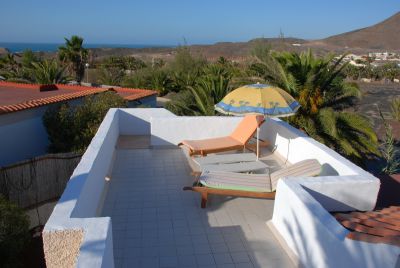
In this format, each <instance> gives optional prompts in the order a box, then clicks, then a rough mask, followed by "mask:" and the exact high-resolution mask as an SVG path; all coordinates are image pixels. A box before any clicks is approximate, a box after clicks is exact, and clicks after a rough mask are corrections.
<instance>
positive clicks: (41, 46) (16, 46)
mask: <svg viewBox="0 0 400 268" xmlns="http://www.w3.org/2000/svg"><path fill="white" fill-rule="evenodd" d="M62 45H64V43H59V44H57V43H11V42H0V47H4V48H7V49H8V50H9V51H11V52H12V53H17V52H22V51H24V50H27V49H30V50H32V51H34V52H39V51H42V52H54V51H57V50H58V47H59V46H62ZM83 45H84V47H85V48H103V47H105V48H147V47H172V46H160V45H137V44H136V45H135V44H85V43H84V44H83Z"/></svg>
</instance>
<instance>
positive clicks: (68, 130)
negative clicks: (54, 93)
mask: <svg viewBox="0 0 400 268" xmlns="http://www.w3.org/2000/svg"><path fill="white" fill-rule="evenodd" d="M126 106H127V103H126V101H125V100H124V99H123V98H121V97H120V96H119V95H118V94H117V93H115V92H113V91H108V92H104V93H99V94H97V95H95V96H90V97H86V98H85V100H84V102H83V104H82V105H80V106H68V105H65V104H64V105H61V106H58V107H52V108H49V109H48V110H47V111H46V113H45V114H44V116H43V123H44V126H45V127H46V130H47V134H48V136H49V141H50V146H49V149H48V150H49V152H51V153H64V152H84V151H85V150H86V148H87V146H88V145H89V143H90V141H91V140H92V138H93V137H94V135H95V134H96V132H97V129H98V127H99V126H100V123H101V122H102V121H103V118H104V116H105V115H106V113H107V112H108V110H109V109H110V108H118V107H126Z"/></svg>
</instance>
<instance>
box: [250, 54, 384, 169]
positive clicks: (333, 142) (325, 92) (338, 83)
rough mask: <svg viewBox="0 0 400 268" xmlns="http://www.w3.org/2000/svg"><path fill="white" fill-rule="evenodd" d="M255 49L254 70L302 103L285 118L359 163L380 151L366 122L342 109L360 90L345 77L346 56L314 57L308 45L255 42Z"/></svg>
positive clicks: (352, 100)
mask: <svg viewBox="0 0 400 268" xmlns="http://www.w3.org/2000/svg"><path fill="white" fill-rule="evenodd" d="M254 55H255V57H256V60H257V61H256V63H255V66H253V68H254V69H255V70H256V71H257V73H258V74H259V75H260V76H262V77H263V78H264V79H265V80H266V81H267V83H270V84H272V85H275V86H278V87H280V88H282V89H284V90H286V91H287V92H289V93H290V94H291V95H292V96H293V97H294V98H296V99H297V101H298V102H299V103H300V105H301V107H300V109H299V110H298V112H297V113H296V115H294V116H292V117H289V118H288V119H287V120H288V121H289V122H290V123H291V124H292V125H294V126H295V127H297V128H300V129H303V130H304V131H305V132H306V133H307V134H308V135H310V136H311V137H313V138H314V139H316V140H318V141H320V142H322V143H324V144H326V145H327V146H329V147H331V148H334V149H335V150H336V151H338V152H340V153H341V154H343V155H345V156H346V157H348V158H349V159H351V160H353V161H355V162H357V163H359V164H361V163H362V162H363V159H364V158H365V155H368V154H379V151H378V139H377V137H376V134H375V132H374V131H373V128H372V126H371V124H370V122H369V121H368V120H367V119H366V118H364V117H362V116H360V115H357V114H355V113H352V112H348V111H345V110H344V109H346V108H349V107H351V106H352V105H353V104H354V102H355V101H356V100H357V99H358V98H359V97H360V96H361V93H360V91H359V89H358V87H357V85H356V84H355V83H347V82H345V81H344V78H345V75H344V74H343V70H344V68H346V66H347V64H345V63H343V62H342V61H343V58H344V56H342V58H340V59H335V58H334V56H333V55H328V56H326V57H324V58H318V57H315V56H314V55H313V54H312V52H311V51H310V50H309V51H308V52H305V53H304V52H303V53H300V54H297V53H288V52H284V53H277V52H272V51H271V50H270V49H269V48H258V49H257V50H255V54H254Z"/></svg>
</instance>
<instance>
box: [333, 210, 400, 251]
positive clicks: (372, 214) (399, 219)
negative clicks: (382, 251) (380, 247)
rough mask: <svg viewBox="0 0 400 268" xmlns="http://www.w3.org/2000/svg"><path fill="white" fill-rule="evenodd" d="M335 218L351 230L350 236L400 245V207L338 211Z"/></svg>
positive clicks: (372, 241) (371, 241)
mask: <svg viewBox="0 0 400 268" xmlns="http://www.w3.org/2000/svg"><path fill="white" fill-rule="evenodd" d="M334 216H335V218H336V219H337V220H338V221H339V222H340V223H341V224H342V225H343V226H344V227H346V228H347V229H348V230H350V231H351V232H350V233H349V234H348V235H347V237H348V238H350V239H354V240H361V241H365V242H370V243H386V244H391V245H396V246H400V207H397V206H392V207H389V208H385V209H382V210H377V211H369V212H351V213H336V214H334Z"/></svg>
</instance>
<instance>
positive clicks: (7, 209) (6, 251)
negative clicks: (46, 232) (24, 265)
mask: <svg viewBox="0 0 400 268" xmlns="http://www.w3.org/2000/svg"><path fill="white" fill-rule="evenodd" d="M29 238H30V236H29V220H28V217H27V215H26V214H25V213H24V211H23V210H22V209H21V208H19V207H17V206H16V205H15V204H13V203H11V202H9V201H8V200H6V199H5V198H4V197H2V196H1V195H0V267H18V266H20V262H19V259H20V254H21V252H22V250H23V249H24V247H25V245H26V244H27V243H28V242H29Z"/></svg>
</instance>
